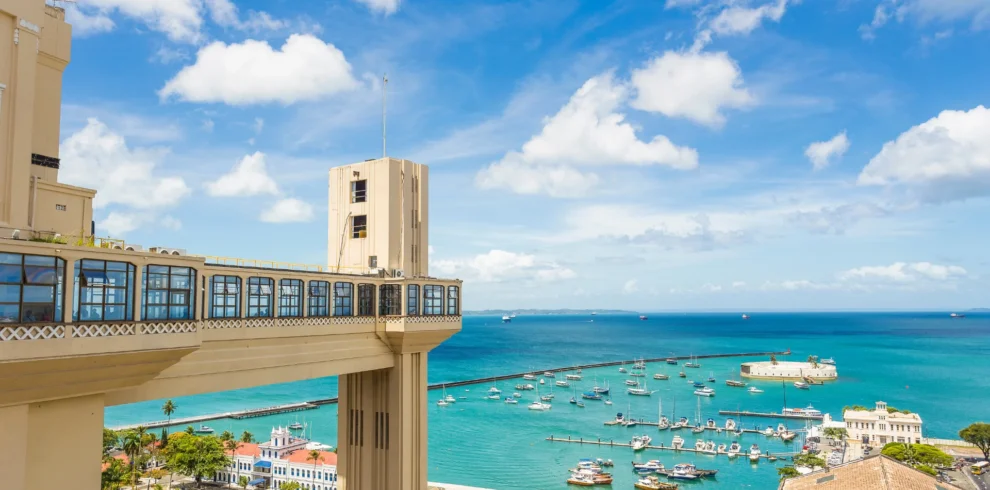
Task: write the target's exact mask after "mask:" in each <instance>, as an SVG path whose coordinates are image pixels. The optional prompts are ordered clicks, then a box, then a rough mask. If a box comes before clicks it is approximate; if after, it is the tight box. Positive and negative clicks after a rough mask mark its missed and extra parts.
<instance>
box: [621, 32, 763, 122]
mask: <svg viewBox="0 0 990 490" xmlns="http://www.w3.org/2000/svg"><path fill="white" fill-rule="evenodd" d="M632 85H633V87H635V89H636V92H637V94H636V98H635V99H634V100H633V101H632V103H631V105H632V107H635V108H636V109H640V110H643V111H649V112H659V113H661V114H664V115H665V116H668V117H683V118H685V119H689V120H691V121H694V122H696V123H699V124H704V125H706V126H711V127H720V126H722V125H723V124H724V123H725V116H724V115H723V114H722V110H723V109H729V108H736V109H740V108H745V107H749V106H750V105H753V104H754V103H755V99H754V97H753V96H752V95H751V94H750V93H749V91H748V90H747V89H746V88H745V87H744V86H743V78H742V72H741V70H740V69H739V66H738V65H737V64H736V62H735V61H734V60H733V59H732V58H730V57H729V55H728V54H727V53H724V52H718V53H693V52H685V53H679V52H674V51H667V52H665V53H664V54H663V56H660V57H657V58H654V59H652V60H650V61H649V62H647V64H646V66H644V67H643V68H641V69H638V70H634V71H633V73H632Z"/></svg>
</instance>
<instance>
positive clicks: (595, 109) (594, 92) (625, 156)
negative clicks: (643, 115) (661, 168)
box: [477, 73, 698, 197]
mask: <svg viewBox="0 0 990 490" xmlns="http://www.w3.org/2000/svg"><path fill="white" fill-rule="evenodd" d="M627 97H628V90H627V89H626V87H625V86H623V85H622V84H620V83H616V82H615V80H614V79H613V76H612V74H611V73H606V74H603V75H599V76H597V77H595V78H592V79H590V80H588V81H587V82H585V84H584V85H583V86H582V87H581V88H580V89H578V91H577V92H576V93H575V94H574V95H573V96H572V97H571V99H570V101H568V103H567V104H566V105H564V107H563V108H561V109H560V111H559V112H557V114H555V115H554V116H553V117H550V118H547V119H546V121H545V123H544V126H543V130H542V131H541V132H540V134H538V135H536V136H534V137H532V138H531V139H530V140H529V141H528V142H526V144H524V145H523V147H522V150H521V151H519V152H515V151H513V152H510V153H508V154H506V155H505V157H503V158H502V160H500V161H498V162H496V163H494V164H492V165H490V166H489V167H487V168H485V169H483V170H482V171H481V172H479V174H478V176H477V184H478V186H479V187H481V188H484V189H494V188H507V189H510V190H512V191H514V192H517V193H520V194H537V193H546V194H549V195H551V196H555V197H569V196H576V195H582V194H584V193H585V192H587V191H588V190H589V189H591V188H592V187H593V186H594V185H595V184H596V183H597V182H598V176H597V175H595V174H594V173H585V172H582V171H579V170H577V169H576V168H575V167H579V166H589V167H590V166H607V165H637V166H646V165H665V166H670V167H673V168H678V169H691V168H694V167H696V166H697V165H698V153H697V151H695V150H694V149H692V148H687V147H679V146H676V145H674V144H673V143H671V142H670V140H669V139H667V137H665V136H662V135H657V136H654V137H653V139H652V140H650V141H649V142H647V141H643V140H640V139H639V138H638V137H637V135H636V128H634V127H633V126H632V125H631V124H630V123H628V122H626V121H625V115H624V114H621V113H619V112H617V110H618V108H619V106H620V105H621V104H622V103H623V102H624V101H625V100H626V98H627Z"/></svg>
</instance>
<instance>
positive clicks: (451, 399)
mask: <svg viewBox="0 0 990 490" xmlns="http://www.w3.org/2000/svg"><path fill="white" fill-rule="evenodd" d="M443 401H445V402H447V403H457V399H456V398H454V395H448V394H447V385H443Z"/></svg>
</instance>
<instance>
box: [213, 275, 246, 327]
mask: <svg viewBox="0 0 990 490" xmlns="http://www.w3.org/2000/svg"><path fill="white" fill-rule="evenodd" d="M210 282H211V285H210V291H212V293H211V294H210V297H211V299H212V303H211V307H210V318H240V317H241V278H239V277H236V276H213V278H212V279H210Z"/></svg>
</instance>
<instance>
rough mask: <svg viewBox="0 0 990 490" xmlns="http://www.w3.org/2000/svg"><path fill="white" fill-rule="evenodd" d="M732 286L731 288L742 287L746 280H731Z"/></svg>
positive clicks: (744, 285)
mask: <svg viewBox="0 0 990 490" xmlns="http://www.w3.org/2000/svg"><path fill="white" fill-rule="evenodd" d="M732 287H733V288H744V287H746V282H744V281H733V282H732Z"/></svg>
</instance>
